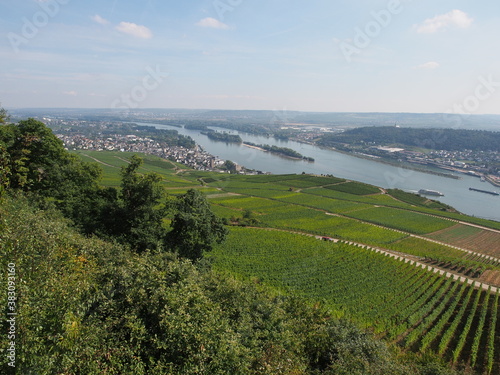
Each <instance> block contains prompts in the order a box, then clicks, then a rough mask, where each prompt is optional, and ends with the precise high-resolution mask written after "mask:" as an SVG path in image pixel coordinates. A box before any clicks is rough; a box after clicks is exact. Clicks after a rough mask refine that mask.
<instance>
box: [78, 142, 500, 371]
mask: <svg viewBox="0 0 500 375" xmlns="http://www.w3.org/2000/svg"><path fill="white" fill-rule="evenodd" d="M80 154H81V155H82V157H83V158H84V159H85V160H87V161H95V160H98V161H99V162H100V164H101V166H102V167H103V169H104V178H103V184H104V185H107V186H114V187H119V178H120V167H122V166H124V165H126V163H127V161H126V159H127V158H128V157H130V155H128V154H126V153H99V152H81V153H80ZM145 158H146V159H145V163H144V165H143V168H142V169H141V173H148V172H156V173H159V174H160V175H161V176H162V177H163V184H164V186H165V188H166V189H167V192H168V193H169V194H182V193H184V192H185V191H187V189H189V188H196V189H200V190H202V191H204V192H205V193H207V194H209V198H210V200H209V201H210V203H211V204H212V207H213V210H214V212H216V213H217V215H219V216H221V217H223V218H224V219H225V220H226V222H227V223H229V224H232V225H233V226H232V227H231V229H230V235H229V238H228V240H227V241H226V242H225V243H224V244H222V245H220V246H217V248H216V249H215V251H213V252H212V253H211V254H210V255H209V257H211V258H212V260H213V266H214V267H215V268H216V269H217V270H219V271H220V272H229V273H231V274H233V275H234V276H236V277H241V278H245V279H253V280H254V281H255V282H257V283H261V284H262V285H263V286H265V287H266V288H273V289H274V290H276V291H278V292H279V293H287V294H288V293H290V294H294V295H299V296H302V297H303V298H305V299H307V300H310V301H311V303H318V302H320V303H323V304H326V305H327V306H328V307H329V308H330V309H331V311H332V315H335V316H345V317H348V318H349V319H352V320H354V321H355V322H357V323H358V324H359V325H361V326H363V327H365V328H367V329H370V330H373V331H374V332H375V333H376V334H377V335H379V336H383V337H385V338H386V339H387V340H388V341H389V342H392V343H395V344H397V345H398V346H400V347H401V348H403V350H411V351H415V352H427V351H430V352H433V353H436V354H438V355H440V356H442V357H443V358H444V359H445V360H446V361H449V362H452V363H454V364H456V365H457V366H469V367H471V368H473V369H475V370H476V371H477V372H478V373H481V374H498V373H500V349H499V348H500V322H499V319H500V316H499V314H500V312H499V309H498V305H499V296H498V294H495V293H491V292H489V291H488V290H487V286H484V285H483V287H481V288H480V287H479V283H477V284H475V283H473V284H470V283H471V282H474V281H477V280H481V281H482V282H488V283H491V284H493V285H496V284H497V283H498V285H500V276H499V275H500V272H499V270H500V262H499V259H498V258H490V257H489V256H495V257H500V237H499V236H500V234H499V233H497V232H495V231H491V230H488V229H487V228H496V229H500V223H497V222H492V221H488V220H483V219H478V218H472V217H468V216H466V215H461V214H458V213H456V212H451V211H450V210H449V207H445V206H442V205H440V204H439V202H429V201H427V200H422V199H420V198H418V197H412V196H411V195H408V194H407V193H404V194H403V193H401V192H399V191H397V192H394V196H392V195H390V194H388V193H385V192H384V191H383V190H381V189H379V188H377V187H373V186H370V185H366V184H361V183H357V182H352V181H345V180H342V179H338V178H335V177H322V176H310V175H258V176H243V175H228V174H221V173H214V172H201V171H193V170H187V169H186V168H185V167H184V166H182V165H177V164H175V163H171V162H168V161H164V160H161V159H159V158H156V157H150V156H146V157H145ZM245 217H246V218H247V219H248V218H249V217H250V218H251V219H252V220H251V221H250V223H251V224H247V222H246V221H245ZM459 221H461V222H465V223H467V222H468V223H471V224H472V225H467V224H459V223H458V222H459ZM237 225H243V226H244V225H251V226H252V227H251V228H250V227H243V226H240V227H237ZM477 225H481V226H484V227H485V228H479V227H477ZM253 227H261V228H253ZM278 230H279V231H278ZM306 235H308V236H306ZM315 236H316V237H319V238H322V237H325V238H324V239H332V241H320V240H318V239H317V238H315ZM333 240H335V241H333ZM346 242H353V243H356V244H359V245H360V246H355V245H351V244H348V243H346ZM361 246H362V247H361ZM367 246H371V247H377V248H381V249H386V251H389V252H390V251H392V252H398V254H400V255H401V254H402V255H403V258H406V259H407V260H409V259H414V260H419V261H420V262H421V263H422V262H423V263H425V262H427V263H428V264H432V265H433V266H435V267H440V268H443V269H446V270H447V271H450V272H454V273H458V274H461V276H466V277H467V278H468V281H469V283H467V282H465V283H462V282H459V281H454V280H453V279H451V278H447V277H445V276H441V275H438V274H435V273H433V272H430V271H429V270H427V269H423V268H421V267H417V266H416V265H415V264H412V263H410V261H407V262H403V261H399V260H395V259H393V258H390V257H388V256H384V255H382V254H380V253H376V252H374V251H371V250H368V249H365V248H364V247H367ZM453 246H457V247H459V248H463V249H467V250H471V251H473V252H472V253H471V252H465V251H463V250H461V249H457V248H454V247H453ZM484 254H487V255H489V256H485V255H484ZM485 288H486V289H485Z"/></svg>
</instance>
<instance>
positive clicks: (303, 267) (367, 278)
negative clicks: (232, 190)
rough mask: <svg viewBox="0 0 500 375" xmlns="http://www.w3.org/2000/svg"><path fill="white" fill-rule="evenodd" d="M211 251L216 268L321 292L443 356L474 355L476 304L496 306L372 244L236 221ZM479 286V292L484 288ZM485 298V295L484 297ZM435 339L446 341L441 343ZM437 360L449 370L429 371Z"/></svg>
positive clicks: (335, 307)
mask: <svg viewBox="0 0 500 375" xmlns="http://www.w3.org/2000/svg"><path fill="white" fill-rule="evenodd" d="M210 257H211V258H213V259H214V268H215V269H217V270H221V271H225V272H230V273H231V274H234V275H237V276H238V277H241V278H243V279H252V280H255V281H256V282H259V283H262V284H263V285H268V286H271V287H273V288H275V289H276V290H277V291H279V292H280V293H283V294H285V295H299V296H302V297H304V298H306V299H308V300H310V301H311V302H315V301H318V300H320V301H322V302H323V303H324V304H325V305H326V306H328V307H329V308H331V310H332V311H333V312H334V314H336V316H346V317H348V318H350V319H352V320H353V321H355V322H356V323H357V324H358V325H360V326H363V327H367V328H368V327H369V328H370V329H372V330H373V331H374V332H375V333H379V334H385V336H386V337H387V339H389V340H390V341H397V342H399V343H400V344H401V345H402V346H404V347H406V348H415V349H417V348H421V349H422V350H423V349H425V350H431V349H432V350H433V351H436V352H438V351H439V355H440V356H442V357H443V358H446V359H450V360H455V361H456V359H457V358H456V357H455V358H453V353H454V352H455V354H456V353H459V354H460V353H462V355H464V357H463V360H464V361H468V360H469V354H470V353H468V352H467V353H466V354H463V353H464V352H463V350H462V348H463V346H464V344H465V347H467V348H468V347H472V345H473V341H474V337H476V336H478V335H479V336H480V337H483V335H482V331H483V328H482V327H476V326H474V324H472V322H473V321H475V320H476V319H478V316H477V315H478V314H477V311H479V310H482V311H485V309H489V310H492V309H493V308H494V307H492V306H490V305H483V306H482V307H481V308H480V307H479V305H478V301H479V299H478V298H475V299H474V302H470V301H472V300H471V298H470V296H471V294H472V292H473V291H474V290H475V289H474V287H473V286H470V285H468V284H467V283H463V284H462V283H460V282H458V281H454V280H452V279H451V278H445V277H443V276H441V275H438V274H435V273H432V272H429V271H428V270H427V269H423V268H420V267H416V266H415V265H413V264H410V263H404V262H401V261H398V260H395V259H393V258H389V257H387V256H384V255H382V254H377V253H376V252H375V251H373V249H372V250H369V249H363V246H361V247H356V246H352V245H349V244H345V243H331V242H325V241H318V240H317V239H315V238H311V237H307V236H301V235H297V234H292V233H286V232H281V231H273V230H265V229H251V228H236V227H235V228H232V229H231V233H230V236H229V237H228V240H227V241H226V242H225V243H224V244H223V245H220V246H217V247H216V249H215V251H214V252H213V253H212V254H210ZM466 291H467V292H466ZM476 293H477V296H479V294H480V292H479V291H476ZM484 293H486V292H483V294H484ZM487 301H488V299H486V298H485V302H483V304H484V303H486V304H487V303H488V302H487ZM469 302H470V303H469ZM495 311H496V310H495ZM483 314H484V313H483ZM496 314H497V313H496V312H495V318H496ZM484 320H485V318H484V317H483V326H484V327H485V326H486V324H485V322H484ZM471 324H472V325H471ZM488 326H489V328H490V329H492V330H494V331H495V330H496V331H495V332H496V334H490V337H493V340H494V337H495V335H498V328H495V325H494V324H492V323H489V325H488ZM459 327H463V329H461V328H459ZM491 327H492V328H491ZM485 328H486V327H485ZM479 330H480V331H481V332H479ZM461 332H463V335H462V336H461V337H460V333H461ZM490 332H491V331H490ZM459 337H460V338H459ZM437 339H439V340H440V342H437V343H435V341H436V340H437ZM477 340H479V339H477ZM484 341H485V340H481V341H477V345H479V349H477V350H479V352H486V349H487V348H489V347H490V346H489V345H491V347H492V348H493V344H486V343H485V342H484ZM433 343H435V345H432V344H433ZM440 343H441V344H440ZM493 343H494V341H493ZM438 344H440V345H438ZM491 350H492V351H494V350H495V349H491ZM318 356H319V357H318V358H323V357H328V356H329V354H319V355H318ZM360 357H361V354H358V359H359V358H360ZM483 361H486V359H484V358H482V359H481V361H480V362H481V363H479V362H477V363H476V369H478V370H480V369H482V368H483V367H484V366H485V365H486V363H483ZM318 362H321V361H320V360H318ZM434 365H435V366H434ZM423 367H424V368H427V366H423ZM432 368H434V369H435V370H436V371H437V369H441V370H442V371H443V372H435V373H447V372H445V371H444V368H443V367H441V366H438V365H437V364H433V365H432V366H431V365H429V368H428V369H427V370H426V371H429V372H424V373H433V372H432V371H431V369H432ZM353 371H354V370H353ZM433 371H434V370H433ZM340 373H342V372H340ZM352 373H357V372H352ZM359 373H360V374H362V373H363V370H359Z"/></svg>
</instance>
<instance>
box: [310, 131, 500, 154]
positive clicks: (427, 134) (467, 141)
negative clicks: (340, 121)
mask: <svg viewBox="0 0 500 375" xmlns="http://www.w3.org/2000/svg"><path fill="white" fill-rule="evenodd" d="M338 143H347V144H351V145H360V144H365V145H366V144H374V145H400V146H407V147H408V146H410V147H421V148H427V149H433V150H447V151H463V150H466V149H467V150H473V151H500V132H491V131H485V130H464V129H458V130H455V129H416V128H399V127H394V126H383V127H365V128H357V129H352V130H348V131H346V132H344V133H341V134H326V135H324V136H323V137H322V138H321V140H320V141H319V142H318V144H319V145H321V146H334V145H335V144H338Z"/></svg>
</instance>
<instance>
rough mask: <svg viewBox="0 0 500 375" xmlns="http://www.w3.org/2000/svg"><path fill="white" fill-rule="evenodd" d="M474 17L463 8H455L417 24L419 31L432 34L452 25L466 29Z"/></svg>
mask: <svg viewBox="0 0 500 375" xmlns="http://www.w3.org/2000/svg"><path fill="white" fill-rule="evenodd" d="M472 21H473V19H472V18H471V17H469V15H468V14H467V13H465V12H463V11H461V10H458V9H455V10H452V11H451V12H448V13H446V14H442V15H440V16H436V17H434V18H428V19H426V20H425V21H424V22H423V23H422V24H420V25H416V28H417V33H422V34H432V33H435V32H437V31H439V30H442V29H446V28H448V27H450V26H455V27H459V28H461V29H465V28H467V27H469V26H470V25H471V24H472Z"/></svg>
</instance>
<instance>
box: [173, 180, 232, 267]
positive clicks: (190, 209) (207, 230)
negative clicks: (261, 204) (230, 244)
mask: <svg viewBox="0 0 500 375" xmlns="http://www.w3.org/2000/svg"><path fill="white" fill-rule="evenodd" d="M176 211H177V212H176V214H175V216H174V219H173V220H172V224H171V226H172V231H171V232H170V233H169V242H170V244H171V245H172V247H173V248H174V249H175V250H176V251H177V252H178V254H179V255H180V256H182V257H184V258H188V259H191V260H193V261H196V260H198V259H200V258H202V257H203V253H204V252H206V251H211V250H212V246H213V244H214V243H222V242H223V241H224V240H225V238H226V236H227V234H228V231H227V229H226V227H225V226H224V224H223V223H222V220H221V219H220V218H219V217H217V216H216V215H215V214H214V213H213V212H212V210H211V208H210V204H209V203H208V201H207V199H206V198H205V196H204V195H203V194H202V193H200V192H199V191H198V190H194V189H190V190H188V191H187V193H186V194H184V195H182V196H180V197H179V199H178V201H177V207H176Z"/></svg>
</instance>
